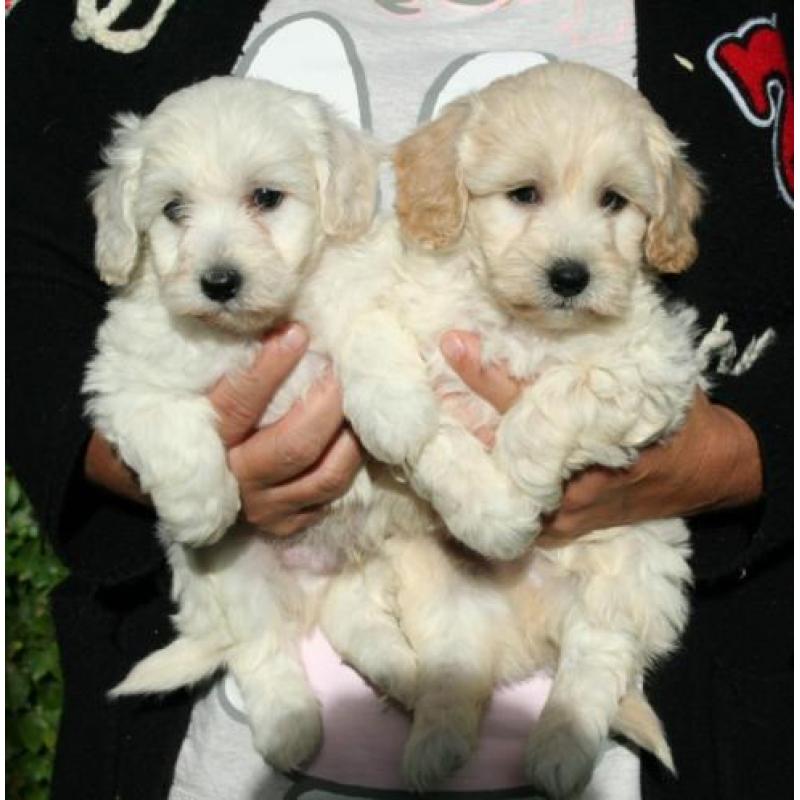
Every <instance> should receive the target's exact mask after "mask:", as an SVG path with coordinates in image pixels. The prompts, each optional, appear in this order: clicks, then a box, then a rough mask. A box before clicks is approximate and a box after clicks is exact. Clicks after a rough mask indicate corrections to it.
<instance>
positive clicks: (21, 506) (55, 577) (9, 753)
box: [6, 469, 66, 800]
mask: <svg viewBox="0 0 800 800" xmlns="http://www.w3.org/2000/svg"><path fill="white" fill-rule="evenodd" d="M65 574H66V573H65V570H64V568H63V567H62V566H61V565H60V564H59V563H58V561H57V560H56V559H55V557H54V556H53V554H52V552H51V551H50V549H49V548H48V547H47V545H46V544H45V542H44V540H43V538H42V537H41V536H40V534H39V530H38V528H37V526H36V522H35V520H34V518H33V511H32V509H31V506H30V503H29V502H28V500H27V498H26V497H25V494H24V492H23V491H22V488H21V487H20V485H19V483H18V482H17V480H16V479H15V478H14V477H13V475H11V474H10V472H9V471H8V469H6V792H7V794H8V796H9V797H11V798H24V799H25V800H46V799H47V797H48V796H49V784H50V774H51V771H52V763H53V753H54V751H55V742H56V732H57V730H58V719H59V714H60V710H61V672H60V669H59V663H58V650H57V648H56V643H55V633H54V631H53V624H52V620H51V619H50V612H49V608H48V595H49V593H50V590H51V589H52V588H53V587H54V586H55V585H56V584H57V583H58V582H59V581H60V580H61V579H62V578H63V577H64V575H65Z"/></svg>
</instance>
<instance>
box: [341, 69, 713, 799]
mask: <svg viewBox="0 0 800 800" xmlns="http://www.w3.org/2000/svg"><path fill="white" fill-rule="evenodd" d="M395 165H396V172H397V204H396V207H397V216H398V219H399V226H400V228H401V232H400V235H398V234H396V233H395V234H387V235H386V236H385V239H384V246H385V247H386V248H387V249H386V253H385V256H384V257H382V258H381V259H378V260H379V261H381V262H382V263H387V262H391V261H394V264H395V265H396V269H397V271H398V275H399V279H398V283H397V285H396V286H394V287H393V288H392V292H391V295H390V296H387V297H386V298H385V299H384V303H383V309H382V310H381V312H379V313H382V314H383V318H382V319H381V320H377V319H376V318H375V317H373V323H374V325H375V326H377V327H380V329H381V330H386V329H389V328H390V327H391V326H392V325H395V326H396V327H397V328H398V329H400V330H405V331H409V332H411V333H412V334H413V336H414V338H415V340H416V347H417V350H418V351H419V353H420V354H421V357H420V359H419V361H418V362H417V363H416V364H412V361H411V359H408V363H409V365H410V366H412V365H413V369H410V370H409V371H408V372H407V373H405V375H400V374H399V373H398V372H397V370H396V369H395V368H394V367H395V366H396V364H397V363H398V361H399V359H398V358H397V357H396V356H395V357H392V358H389V359H387V358H386V357H385V355H383V356H380V357H379V355H378V354H377V353H375V354H374V355H373V357H372V358H368V359H366V360H367V361H368V362H369V363H370V364H372V380H373V383H376V384H377V385H378V386H380V385H385V386H396V385H398V383H399V382H401V383H403V384H404V385H407V386H414V385H418V384H419V382H420V372H421V371H422V372H424V373H425V375H426V376H427V380H428V382H429V384H430V385H431V386H436V387H438V389H439V390H440V394H442V395H444V396H445V397H446V398H447V400H446V401H442V402H441V403H440V405H439V418H438V425H437V428H436V431H435V433H434V434H433V436H430V437H428V438H426V439H420V440H416V441H415V440H414V439H413V437H411V435H410V431H409V430H408V429H406V430H405V435H404V436H403V437H402V441H403V445H404V446H403V448H402V450H401V449H400V448H395V446H394V442H392V441H390V440H389V437H388V435H387V434H386V431H385V428H384V426H381V425H377V424H375V425H367V426H363V422H364V419H365V416H368V414H369V409H368V408H366V407H360V408H359V413H358V418H359V419H360V420H361V421H362V426H363V427H364V430H365V432H366V435H365V438H364V440H365V443H366V444H367V446H368V447H369V448H370V449H371V450H372V451H373V452H376V453H380V454H381V455H382V457H383V458H385V459H386V460H387V461H390V462H393V463H397V464H403V465H404V467H405V469H406V472H407V475H408V477H409V479H410V482H411V484H412V485H413V486H414V487H415V489H416V490H417V491H418V492H419V493H420V494H421V495H422V496H423V497H425V498H427V499H428V500H430V502H431V503H432V505H433V506H434V508H435V509H436V510H437V512H439V514H440V515H441V517H442V518H443V520H444V521H445V523H446V525H447V527H448V528H449V530H450V531H451V532H452V534H453V535H454V536H455V537H457V538H458V539H460V540H461V541H462V542H463V543H464V544H466V545H467V546H468V547H469V548H471V549H473V550H475V551H477V552H478V553H480V554H482V555H484V556H489V557H490V558H496V559H516V561H515V562H514V563H510V564H508V565H507V566H505V567H504V566H502V565H497V564H495V565H491V564H486V563H484V564H482V565H481V566H477V567H476V565H475V563H474V562H471V561H470V560H469V559H467V560H464V559H463V558H461V557H454V556H449V555H448V554H447V552H446V550H444V549H442V548H441V547H439V546H437V545H436V544H435V542H434V540H432V539H428V540H426V539H417V540H408V541H405V540H398V541H396V542H393V543H391V544H390V547H389V548H388V549H389V551H391V552H392V554H393V555H392V556H391V557H392V559H393V566H392V569H391V570H390V573H391V574H394V577H395V580H396V585H395V587H394V589H393V590H392V592H391V596H392V597H393V598H394V602H395V613H396V615H397V616H398V619H399V620H400V623H401V625H402V627H403V630H404V632H405V633H406V636H407V637H408V640H409V642H410V644H411V646H412V649H413V650H414V651H415V654H416V657H417V659H418V665H419V671H418V676H417V686H416V689H415V696H414V701H413V705H414V706H415V722H414V730H413V732H412V736H411V739H410V741H409V743H408V747H407V749H406V771H407V774H408V775H409V779H410V780H411V782H412V783H413V784H414V785H416V786H418V787H425V786H428V785H431V784H432V783H435V782H436V781H437V780H439V779H440V778H441V777H442V776H443V775H444V774H446V773H447V772H448V771H449V770H450V769H453V768H455V767H456V766H457V765H458V764H459V763H462V762H463V760H464V759H465V758H466V757H467V755H468V753H469V751H470V749H471V747H472V746H473V745H474V742H475V738H476V735H477V729H478V725H479V720H480V709H481V708H482V706H483V705H484V704H485V703H486V701H487V699H488V697H489V695H490V692H491V689H492V687H493V686H494V685H496V683H498V682H501V681H504V680H509V679H513V678H517V677H519V676H520V675H521V674H530V672H531V671H532V670H533V669H536V668H542V667H544V668H549V669H551V670H552V672H553V674H554V684H553V690H552V694H551V696H550V699H549V701H548V703H547V705H546V707H545V709H544V712H543V714H542V717H541V719H540V720H539V722H538V724H537V725H536V727H535V729H534V730H533V732H532V734H531V738H530V742H529V746H528V753H527V761H526V770H527V774H528V776H529V778H530V780H531V781H532V782H533V783H534V784H535V785H536V786H537V787H539V788H541V789H543V790H544V791H545V792H546V793H548V795H550V796H552V797H568V796H572V795H574V794H575V793H577V792H579V791H580V789H581V788H582V787H583V786H584V785H585V783H586V781H587V780H588V778H589V777H590V775H591V770H592V767H593V764H594V762H595V760H596V758H597V756H598V754H599V752H600V749H601V747H602V745H603V742H604V741H605V740H606V737H607V736H608V733H609V729H610V727H611V726H612V725H616V724H618V722H619V719H620V718H624V719H627V720H628V721H630V719H631V717H632V716H633V717H635V718H637V719H638V721H639V723H641V725H640V726H639V728H640V735H639V736H638V738H639V739H640V740H643V739H646V740H648V742H649V744H648V746H650V747H651V749H653V750H654V751H655V752H656V753H657V755H659V757H660V758H662V760H663V761H664V762H665V763H666V764H667V765H670V764H671V761H670V756H669V750H668V748H667V747H666V744H665V743H664V742H663V737H662V736H661V732H660V726H659V724H658V721H657V719H655V717H654V716H653V715H652V713H651V712H650V711H649V709H648V708H647V707H646V706H645V705H643V704H641V702H638V705H637V703H633V705H632V704H631V702H630V699H631V698H632V697H633V698H636V697H637V696H638V695H637V692H638V690H637V686H638V682H639V680H640V678H641V675H642V673H643V672H644V671H645V670H646V669H647V668H648V667H649V666H650V665H651V664H653V662H654V661H655V660H656V659H658V658H659V657H661V656H663V655H664V654H666V653H668V652H669V651H670V650H671V649H673V648H674V647H675V645H676V642H677V640H678V637H679V634H680V633H681V631H682V629H683V627H684V625H685V623H686V618H687V610H688V604H687V599H686V588H687V585H688V583H689V581H690V570H689V567H688V565H687V558H688V555H689V542H688V538H689V537H688V532H687V529H686V527H685V525H684V524H683V522H682V521H681V520H679V519H670V520H661V521H656V522H652V523H647V524H640V525H633V526H626V527H620V528H612V529H609V530H604V531H597V532H595V533H593V534H590V535H588V536H585V537H583V538H581V539H580V540H578V541H576V542H575V543H573V544H570V545H568V546H565V547H562V548H560V549H558V550H548V551H544V550H540V549H536V548H535V547H534V548H533V549H532V545H534V544H535V536H536V534H537V532H538V530H539V529H540V526H541V515H542V514H543V513H546V512H549V511H552V510H553V509H555V508H556V507H557V506H558V504H559V502H560V499H561V496H562V486H563V482H564V481H565V480H566V479H568V478H569V476H570V475H572V474H574V473H575V472H577V471H579V470H581V469H582V468H584V467H587V466H589V465H592V464H602V465H606V466H609V467H623V466H625V465H628V464H630V463H631V461H632V460H633V459H634V458H635V457H636V453H637V451H638V450H639V449H640V448H642V447H644V446H645V445H648V444H651V443H654V442H658V441H661V440H662V439H664V438H665V437H667V436H668V435H669V434H670V433H672V432H674V431H675V430H677V429H678V428H679V427H680V425H681V424H682V422H683V421H684V418H685V415H686V412H687V409H688V408H689V406H690V404H691V402H692V398H693V395H694V393H695V391H696V389H697V386H698V384H699V383H700V380H701V372H702V368H703V364H702V363H701V359H700V358H699V357H698V355H697V353H696V346H695V338H696V337H695V318H696V315H695V313H694V311H692V310H691V309H688V308H685V307H682V306H675V305H672V306H667V305H665V303H664V302H663V300H662V297H661V295H660V294H659V291H658V286H657V280H656V274H657V273H658V272H679V271H681V270H683V269H685V268H687V267H688V266H689V265H690V264H691V263H692V262H693V261H694V259H695V257H696V253H697V246H696V242H695V239H694V236H693V234H692V223H693V221H694V219H695V217H696V216H697V214H698V213H699V209H700V185H699V180H698V178H697V176H696V174H695V173H694V171H693V170H692V168H691V167H690V166H689V165H688V164H687V163H686V161H685V159H684V157H683V154H682V147H681V144H680V142H678V141H677V140H676V139H675V138H674V137H673V136H672V135H671V134H670V132H669V131H668V130H667V128H666V126H665V124H664V122H663V121H662V120H661V119H660V118H659V117H658V116H657V115H656V114H655V113H654V111H653V109H652V108H651V107H650V105H649V104H648V103H647V101H646V100H645V99H644V98H643V97H642V96H641V95H640V94H639V93H638V92H637V91H635V90H634V89H632V88H631V87H629V86H627V85H626V84H624V83H623V82H622V81H620V80H618V79H616V78H613V77H611V76H609V75H607V74H605V73H602V72H599V71H597V70H595V69H592V68H589V67H586V66H581V65H577V64H568V63H562V64H549V65H546V66H541V67H536V68H533V69H531V70H529V71H526V72H524V73H521V74H519V75H516V76H513V77H509V78H505V79H502V80H499V81H497V82H495V83H494V84H492V85H491V86H489V87H488V88H487V89H485V90H483V91H480V92H478V93H477V94H473V95H470V96H467V97H465V98H463V99H460V100H457V101H455V102H454V103H452V104H451V105H450V106H448V107H447V108H446V109H445V110H444V112H443V113H442V115H441V116H440V117H439V118H438V119H437V120H436V121H434V122H432V123H430V124H429V125H427V126H425V127H423V128H422V129H420V130H419V131H417V132H416V133H414V134H413V135H412V136H411V137H409V138H408V139H407V140H405V141H403V142H401V143H400V144H399V146H398V147H397V149H396V153H395ZM400 239H402V243H401V241H400ZM387 243H388V244H387ZM453 328H456V329H466V330H471V331H475V332H477V333H479V334H480V335H481V338H482V342H483V355H484V358H485V359H486V361H487V362H488V361H494V360H501V361H503V362H505V363H506V364H507V366H508V368H509V370H510V371H511V373H512V374H513V375H514V376H516V377H517V378H519V379H520V380H522V381H525V382H526V383H528V384H529V385H528V387H527V388H526V389H525V390H524V392H523V394H522V396H521V398H520V400H519V401H518V402H517V403H516V405H515V406H514V407H513V408H512V409H511V410H510V411H509V412H508V413H506V414H505V415H504V416H503V418H502V419H499V420H498V419H497V415H496V413H495V412H494V411H493V410H492V409H491V408H490V407H489V406H488V405H487V404H486V403H484V402H483V401H482V400H480V399H478V398H476V397H474V396H472V395H471V394H470V393H469V392H468V391H467V390H466V388H465V387H464V386H463V384H462V383H461V382H460V380H459V379H458V378H457V376H455V374H454V373H453V372H452V370H451V369H450V368H449V366H448V365H447V364H446V363H445V361H444V360H443V358H442V356H441V354H440V352H439V350H438V341H439V338H440V336H441V334H442V333H443V332H444V331H446V330H448V329H453ZM362 341H363V340H362ZM384 363H386V364H390V365H392V366H391V367H389V368H387V369H386V370H384V369H383V366H382V365H383V364H384ZM356 399H358V398H357V396H356ZM404 402H405V404H406V405H405V418H406V419H408V418H413V417H414V416H415V412H414V411H413V409H412V408H411V407H410V406H409V403H408V398H407V397H406V398H404ZM371 403H372V406H373V408H375V409H381V408H386V406H385V405H384V403H383V402H382V400H381V399H380V394H379V392H376V393H375V394H373V395H372V396H371ZM453 403H457V404H458V405H459V406H460V407H461V408H460V410H459V411H458V413H455V411H454V409H453V407H452V405H451V404H453ZM427 407H428V398H427V397H425V398H423V399H422V402H421V403H420V406H419V408H420V410H419V414H416V416H418V417H420V418H422V417H423V416H424V415H425V414H426V413H427V410H426V409H427ZM465 409H466V412H467V415H468V416H471V417H472V419H473V420H475V421H476V424H494V425H497V440H496V444H495V446H494V448H493V449H492V451H491V452H487V450H486V449H485V448H484V447H483V446H482V445H481V444H480V443H479V441H478V440H477V439H476V438H474V437H473V436H472V435H471V434H470V433H469V432H468V431H467V430H466V428H465V426H464V425H463V424H462V423H461V422H460V419H461V418H462V416H463V414H464V411H465ZM398 427H399V423H398V425H396V426H395V427H394V428H393V429H392V430H393V431H394V432H396V431H397V430H398ZM373 436H375V437H377V440H376V439H374V438H371V437H373ZM396 438H397V437H396ZM420 574H423V575H427V578H426V579H417V578H415V575H420ZM509 609H510V610H511V611H510V613H509ZM339 645H340V647H341V648H342V650H343V652H345V653H346V655H347V657H348V658H349V659H350V660H351V661H352V662H353V663H355V664H356V665H357V666H358V667H359V668H360V669H362V671H364V672H366V673H367V674H369V667H368V665H366V664H365V663H364V662H363V661H361V660H360V659H359V654H358V653H357V652H353V651H352V650H348V648H347V646H346V642H342V641H340V642H339ZM384 683H386V679H385V678H384ZM615 720H616V721H615ZM623 727H624V726H623ZM633 727H634V728H636V727H637V725H634V726H633ZM643 730H647V731H648V733H647V734H645V735H641V731H643ZM633 737H634V738H637V735H636V731H635V730H634V731H633Z"/></svg>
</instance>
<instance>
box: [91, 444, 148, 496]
mask: <svg viewBox="0 0 800 800" xmlns="http://www.w3.org/2000/svg"><path fill="white" fill-rule="evenodd" d="M83 474H84V477H85V478H86V480H87V481H88V482H89V483H90V484H92V485H93V486H98V487H100V488H102V489H105V490H107V491H109V492H111V493H112V494H115V495H118V496H119V497H124V498H126V499H128V500H133V501H135V502H137V503H141V504H142V505H150V503H151V501H150V497H149V495H146V494H145V493H144V492H143V491H142V490H141V487H140V486H139V481H138V479H137V477H136V474H135V473H134V471H133V470H132V469H131V468H130V467H128V465H127V464H125V463H124V462H123V461H122V459H121V458H120V457H119V455H118V454H117V452H116V451H115V450H114V448H113V447H112V446H111V445H110V444H109V443H108V442H107V441H106V439H105V437H103V436H102V435H101V434H99V433H98V432H97V431H94V432H93V433H92V436H91V438H90V439H89V443H88V444H87V446H86V451H85V453H84V458H83Z"/></svg>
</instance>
